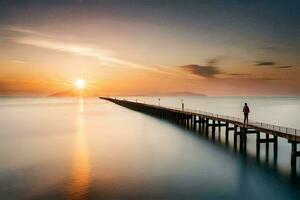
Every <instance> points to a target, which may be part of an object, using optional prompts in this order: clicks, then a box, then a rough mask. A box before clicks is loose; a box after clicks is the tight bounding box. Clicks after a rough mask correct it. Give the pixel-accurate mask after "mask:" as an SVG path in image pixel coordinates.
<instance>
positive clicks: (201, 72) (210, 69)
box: [180, 64, 220, 78]
mask: <svg viewBox="0 0 300 200" xmlns="http://www.w3.org/2000/svg"><path fill="white" fill-rule="evenodd" d="M180 68H181V69H183V70H185V71H188V72H190V73H192V74H195V75H198V76H202V77H205V78H213V77H215V75H217V74H220V71H219V69H218V68H217V67H214V66H201V65H194V64H191V65H184V66H180Z"/></svg>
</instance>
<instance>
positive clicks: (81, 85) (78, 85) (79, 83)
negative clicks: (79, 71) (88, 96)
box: [75, 79, 86, 90]
mask: <svg viewBox="0 0 300 200" xmlns="http://www.w3.org/2000/svg"><path fill="white" fill-rule="evenodd" d="M75 86H76V88H77V89H80V90H82V89H84V88H85V86H86V82H85V80H82V79H78V80H76V81H75Z"/></svg>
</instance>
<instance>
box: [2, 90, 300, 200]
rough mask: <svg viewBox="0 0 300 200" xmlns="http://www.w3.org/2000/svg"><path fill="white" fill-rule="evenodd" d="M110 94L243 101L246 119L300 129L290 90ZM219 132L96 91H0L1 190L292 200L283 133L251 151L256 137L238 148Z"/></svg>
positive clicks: (217, 109)
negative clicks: (277, 93)
mask: <svg viewBox="0 0 300 200" xmlns="http://www.w3.org/2000/svg"><path fill="white" fill-rule="evenodd" d="M118 98H122V99H123V98H125V99H127V100H132V101H138V102H145V103H149V104H155V105H158V104H160V106H170V107H178V108H179V107H181V103H182V102H183V103H184V105H185V108H189V109H198V110H202V111H207V112H213V113H216V114H225V115H229V116H236V117H241V116H242V112H241V109H242V107H243V104H244V103H245V102H247V103H248V104H249V106H250V110H251V113H250V119H251V120H255V121H262V122H266V123H271V124H276V125H281V126H287V127H291V128H298V129H300V98H299V97H195V96H192V97H187V96H183V97H118ZM158 98H160V102H159V100H158ZM223 135H224V134H220V139H219V140H218V141H215V142H213V141H212V140H211V139H210V138H207V137H205V136H203V135H201V134H199V133H195V132H193V131H191V130H188V129H185V128H183V127H178V126H177V125H175V124H172V123H171V122H168V121H165V120H161V119H158V118H155V117H152V116H149V115H146V114H143V113H139V112H135V111H132V110H129V109H126V108H123V107H120V106H118V105H115V104H113V103H110V102H106V101H103V100H100V99H98V98H89V99H83V98H29V97H27V98H8V97H1V98H0V199H1V200H2V199H3V200H6V199H7V200H22V199H34V200H35V199H47V200H48V199H53V200H60V199H70V200H77V199H78V200H86V199H95V200H98V199H139V200H140V199H300V186H299V184H298V183H297V181H295V179H294V178H291V176H290V149H291V147H290V144H289V143H288V142H287V141H286V140H283V139H280V140H279V148H278V158H277V159H276V160H275V159H274V158H273V152H272V148H270V152H269V156H268V157H267V156H266V155H265V153H264V152H265V145H262V147H261V151H262V154H261V157H260V158H259V160H257V158H256V156H255V155H256V154H255V139H256V138H255V136H249V139H248V141H247V152H246V153H245V152H244V153H240V152H236V151H234V150H233V148H232V143H233V142H232V136H230V141H229V143H230V144H229V146H226V145H225V144H224V138H223ZM271 146H272V145H271ZM299 146H300V145H299ZM299 162H300V161H299V160H298V163H299ZM299 166H300V165H299V164H298V165H297V170H298V171H300V167H299Z"/></svg>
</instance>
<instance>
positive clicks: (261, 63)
mask: <svg viewBox="0 0 300 200" xmlns="http://www.w3.org/2000/svg"><path fill="white" fill-rule="evenodd" d="M255 65H256V66H266V67H270V68H272V69H291V68H293V67H294V66H292V65H278V64H277V63H275V62H274V61H256V62H255Z"/></svg>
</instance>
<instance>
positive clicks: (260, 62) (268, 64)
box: [255, 60, 276, 66]
mask: <svg viewBox="0 0 300 200" xmlns="http://www.w3.org/2000/svg"><path fill="white" fill-rule="evenodd" d="M275 64H276V63H275V62H273V61H264V60H261V61H256V62H255V65H256V66H273V65H275Z"/></svg>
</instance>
